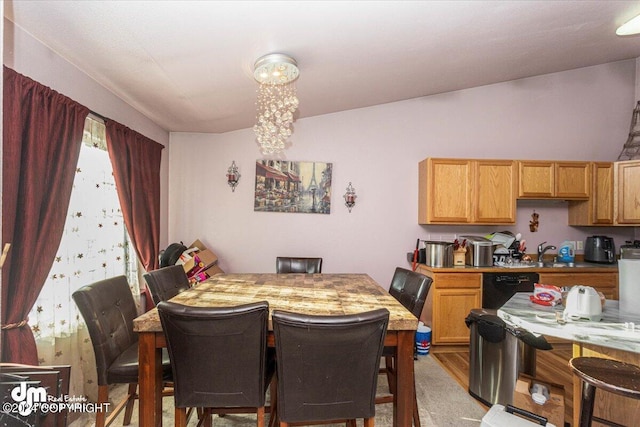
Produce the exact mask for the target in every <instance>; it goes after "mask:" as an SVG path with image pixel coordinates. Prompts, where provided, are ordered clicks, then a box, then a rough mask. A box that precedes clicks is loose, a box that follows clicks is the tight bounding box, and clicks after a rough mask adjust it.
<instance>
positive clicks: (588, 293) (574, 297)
mask: <svg viewBox="0 0 640 427" xmlns="http://www.w3.org/2000/svg"><path fill="white" fill-rule="evenodd" d="M564 317H565V319H566V320H580V319H587V320H591V321H600V320H602V302H601V301H600V295H599V294H598V291H596V290H595V289H594V288H592V287H591V286H583V285H576V286H572V287H571V289H570V290H569V293H568V294H567V301H566V303H565V309H564Z"/></svg>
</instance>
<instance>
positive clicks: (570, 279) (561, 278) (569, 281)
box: [540, 270, 618, 300]
mask: <svg viewBox="0 0 640 427" xmlns="http://www.w3.org/2000/svg"><path fill="white" fill-rule="evenodd" d="M574 271H575V270H574ZM540 283H544V284H545V285H555V286H574V285H585V286H591V287H593V288H595V289H596V290H598V291H600V292H602V293H603V294H604V297H605V298H606V299H612V300H617V299H618V273H617V271H616V272H611V273H589V272H586V273H582V272H577V271H576V272H572V273H540Z"/></svg>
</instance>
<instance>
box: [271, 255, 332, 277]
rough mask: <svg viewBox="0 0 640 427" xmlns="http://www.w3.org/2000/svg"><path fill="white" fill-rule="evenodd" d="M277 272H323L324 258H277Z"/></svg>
mask: <svg viewBox="0 0 640 427" xmlns="http://www.w3.org/2000/svg"><path fill="white" fill-rule="evenodd" d="M276 273H279V274H283V273H306V274H313V273H322V258H292V257H282V256H279V257H277V258H276Z"/></svg>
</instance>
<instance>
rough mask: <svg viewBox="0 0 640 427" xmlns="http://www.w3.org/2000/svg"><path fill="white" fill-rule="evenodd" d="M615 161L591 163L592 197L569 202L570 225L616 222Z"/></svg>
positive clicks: (609, 223)
mask: <svg viewBox="0 0 640 427" xmlns="http://www.w3.org/2000/svg"><path fill="white" fill-rule="evenodd" d="M613 169H614V168H613V162H593V163H591V197H590V198H589V200H580V201H570V202H569V225H611V224H613V223H614V205H613V194H614V192H613V183H614V170H613Z"/></svg>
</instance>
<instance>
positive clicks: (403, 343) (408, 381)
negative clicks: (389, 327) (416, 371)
mask: <svg viewBox="0 0 640 427" xmlns="http://www.w3.org/2000/svg"><path fill="white" fill-rule="evenodd" d="M414 333H415V331H398V355H397V360H396V363H397V365H396V375H397V377H396V381H397V391H396V393H397V394H396V399H395V402H394V405H393V425H394V427H411V423H412V415H413V345H414V342H413V341H414Z"/></svg>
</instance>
